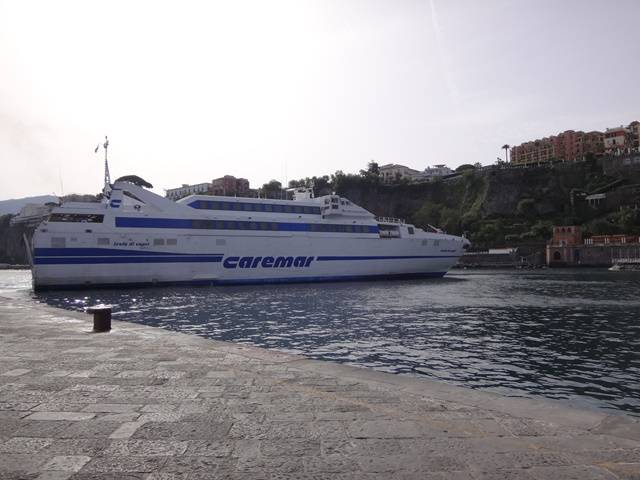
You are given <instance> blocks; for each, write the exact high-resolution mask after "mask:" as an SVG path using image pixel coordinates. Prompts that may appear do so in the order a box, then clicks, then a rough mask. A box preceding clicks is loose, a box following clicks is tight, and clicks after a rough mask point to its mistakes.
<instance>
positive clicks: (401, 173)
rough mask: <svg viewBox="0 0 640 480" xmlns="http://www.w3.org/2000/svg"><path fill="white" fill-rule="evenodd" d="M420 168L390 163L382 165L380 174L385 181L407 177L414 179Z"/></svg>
mask: <svg viewBox="0 0 640 480" xmlns="http://www.w3.org/2000/svg"><path fill="white" fill-rule="evenodd" d="M419 174H420V172H419V171H418V170H414V169H413V168H409V167H405V166H404V165H398V164H396V163H389V164H387V165H382V166H381V167H380V176H381V177H382V181H383V182H387V183H392V182H395V181H397V180H402V179H407V180H413V179H414V178H415V177H416V175H419Z"/></svg>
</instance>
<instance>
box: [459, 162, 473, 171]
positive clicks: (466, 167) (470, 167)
mask: <svg viewBox="0 0 640 480" xmlns="http://www.w3.org/2000/svg"><path fill="white" fill-rule="evenodd" d="M475 169H476V167H475V166H474V165H471V164H470V163H463V164H462V165H460V166H459V167H458V168H456V172H458V173H460V172H464V171H465V170H475Z"/></svg>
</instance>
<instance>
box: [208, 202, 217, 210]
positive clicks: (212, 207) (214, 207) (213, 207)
mask: <svg viewBox="0 0 640 480" xmlns="http://www.w3.org/2000/svg"><path fill="white" fill-rule="evenodd" d="M209 203H210V205H211V210H220V203H219V202H209Z"/></svg>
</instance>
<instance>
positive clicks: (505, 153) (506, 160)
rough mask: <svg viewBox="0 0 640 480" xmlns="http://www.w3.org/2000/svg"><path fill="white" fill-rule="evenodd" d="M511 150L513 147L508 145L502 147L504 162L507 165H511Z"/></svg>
mask: <svg viewBox="0 0 640 480" xmlns="http://www.w3.org/2000/svg"><path fill="white" fill-rule="evenodd" d="M510 148H511V146H510V145H509V144H507V143H505V144H504V145H502V149H503V150H504V161H505V162H506V163H509V149H510Z"/></svg>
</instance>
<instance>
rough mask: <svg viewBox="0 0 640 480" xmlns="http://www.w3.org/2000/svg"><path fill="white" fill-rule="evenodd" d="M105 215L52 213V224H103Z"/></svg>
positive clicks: (50, 219)
mask: <svg viewBox="0 0 640 480" xmlns="http://www.w3.org/2000/svg"><path fill="white" fill-rule="evenodd" d="M103 220H104V215H98V214H95V213H52V214H51V215H50V216H49V221H50V222H76V223H102V222H103Z"/></svg>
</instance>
